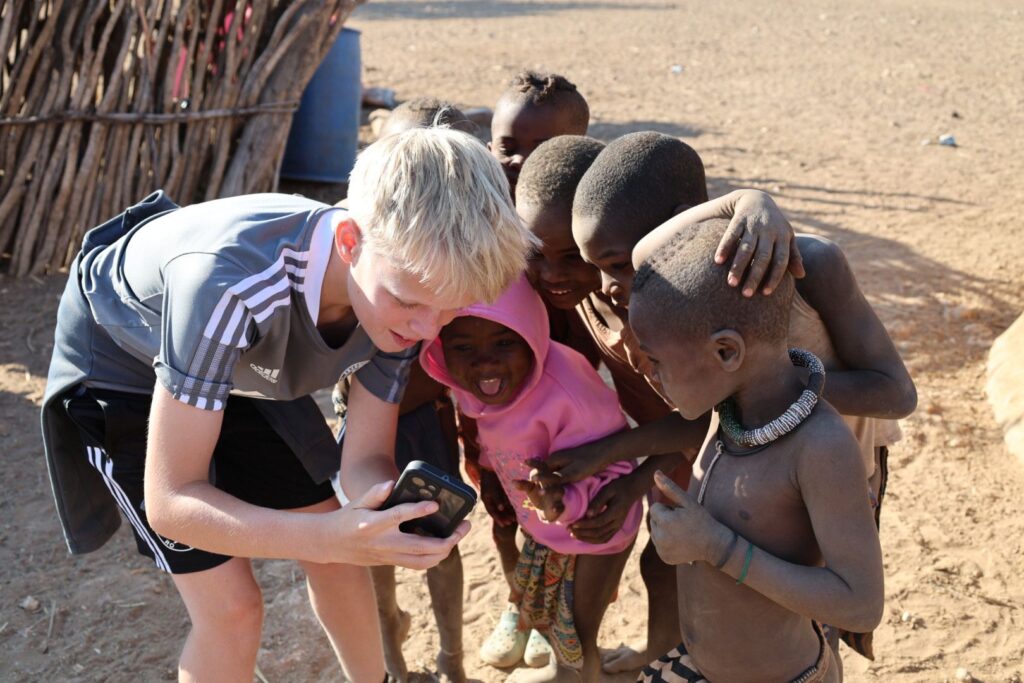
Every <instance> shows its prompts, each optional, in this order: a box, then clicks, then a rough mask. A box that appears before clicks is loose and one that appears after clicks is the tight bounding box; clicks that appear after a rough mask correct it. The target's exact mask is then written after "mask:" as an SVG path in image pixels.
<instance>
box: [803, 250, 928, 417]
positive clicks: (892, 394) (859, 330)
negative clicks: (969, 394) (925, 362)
mask: <svg viewBox="0 0 1024 683" xmlns="http://www.w3.org/2000/svg"><path fill="white" fill-rule="evenodd" d="M797 243H798V244H799V245H800V250H801V252H802V253H803V254H804V265H805V266H806V268H807V275H806V276H805V277H804V279H803V280H800V282H799V284H798V285H797V289H798V291H799V292H800V296H802V297H803V298H804V300H806V301H807V303H808V304H810V306H811V307H812V308H813V309H814V310H815V311H817V312H818V315H819V316H821V320H822V322H823V323H824V324H825V328H826V330H827V331H828V336H829V339H830V340H831V341H832V346H833V348H835V350H836V355H837V356H838V357H839V360H840V361H841V363H842V365H843V368H842V369H838V370H830V371H829V373H828V379H827V380H826V382H825V398H826V399H828V402H829V403H831V404H832V405H833V407H835V409H836V410H837V411H839V413H841V414H843V415H863V416H867V417H881V418H889V419H896V418H901V417H906V416H907V415H909V414H910V413H912V412H914V408H916V407H917V389H916V388H915V387H914V382H913V380H912V379H911V378H910V373H908V372H907V368H906V366H905V365H904V364H903V359H901V358H900V354H899V352H898V351H896V347H895V346H894V345H893V343H892V340H891V339H890V338H889V334H888V332H886V330H885V326H884V325H882V322H881V321H880V320H879V319H878V316H877V315H876V314H875V312H874V310H873V309H872V308H871V304H869V303H868V302H867V299H865V298H864V295H863V294H862V293H861V291H860V287H858V286H857V279H856V278H855V277H854V275H853V271H851V270H850V264H849V263H848V262H847V260H846V256H845V255H844V254H843V251H842V249H840V248H839V246H838V245H837V244H835V243H834V242H831V241H829V240H826V239H823V238H820V237H814V236H811V235H800V236H799V237H798V238H797Z"/></svg>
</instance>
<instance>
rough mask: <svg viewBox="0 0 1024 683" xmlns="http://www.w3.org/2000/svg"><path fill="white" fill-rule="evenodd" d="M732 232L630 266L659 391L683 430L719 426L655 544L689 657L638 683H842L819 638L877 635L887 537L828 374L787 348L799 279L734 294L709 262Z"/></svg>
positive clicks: (669, 661)
mask: <svg viewBox="0 0 1024 683" xmlns="http://www.w3.org/2000/svg"><path fill="white" fill-rule="evenodd" d="M725 230H726V223H725V222H724V221H721V220H710V221H704V222H702V223H698V224H696V225H694V226H692V227H690V228H688V229H685V230H680V231H679V232H678V233H677V234H675V235H673V236H672V237H671V238H670V239H669V240H667V241H661V240H659V241H655V242H652V243H647V244H645V243H644V242H643V241H642V242H641V243H640V244H639V245H637V248H636V251H635V254H634V258H633V261H632V262H631V266H632V267H635V268H636V271H637V272H636V278H635V280H634V284H633V288H632V295H631V300H630V312H629V320H630V325H631V327H632V328H633V330H634V332H635V333H636V334H637V337H638V338H639V340H640V342H641V345H642V348H643V350H644V352H645V353H646V354H647V355H648V358H649V359H650V363H651V371H652V374H653V376H654V378H655V379H656V380H657V381H658V382H659V383H660V384H661V386H662V387H663V388H664V390H665V391H666V392H667V393H668V395H669V397H670V398H671V400H672V401H673V403H674V404H675V405H676V407H677V408H678V409H679V411H680V413H681V414H682V415H683V416H684V417H688V418H695V417H698V416H700V415H703V414H705V413H706V412H707V411H709V410H710V409H711V408H713V407H715V406H718V411H719V412H718V414H717V415H720V416H721V420H719V419H718V418H717V416H716V418H715V419H713V421H712V430H711V432H710V433H709V436H708V438H707V440H706V442H705V444H704V447H703V449H702V451H701V455H700V456H699V458H698V460H697V462H696V463H695V464H694V466H693V471H692V478H691V480H690V492H689V493H688V492H685V491H683V490H682V489H681V488H679V487H678V486H676V485H675V484H674V483H673V482H671V480H669V479H668V478H667V477H665V476H664V475H661V474H660V473H659V475H658V476H657V477H656V483H657V485H658V487H659V488H660V489H661V490H662V492H663V493H664V494H665V496H666V497H667V498H668V499H669V503H668V504H656V505H655V506H654V507H653V509H652V514H651V517H652V532H651V533H652V538H653V540H654V543H655V545H656V546H657V548H658V552H659V554H660V555H661V556H662V558H663V559H664V560H665V561H666V562H668V563H670V564H673V565H676V574H677V589H678V595H679V619H680V628H681V630H682V643H681V644H680V645H679V646H678V647H677V648H676V649H675V650H673V651H671V652H669V653H668V654H667V655H665V656H664V657H662V658H661V659H660V660H658V661H656V662H653V663H652V664H651V665H650V666H649V667H647V668H646V669H645V670H644V672H643V673H642V674H641V679H640V680H644V681H662V680H679V678H674V677H673V676H677V677H682V679H683V680H688V681H702V680H707V681H730V682H733V681H735V682H736V683H743V682H745V681H759V682H760V681H794V680H798V681H801V682H803V683H807V682H810V681H840V680H841V679H842V672H841V666H840V665H839V664H838V663H837V662H836V661H835V655H834V654H833V651H832V649H831V648H830V647H829V646H828V644H827V643H826V641H825V639H824V636H823V635H822V632H821V628H820V626H819V624H821V623H828V624H831V625H834V626H837V627H839V628H843V629H847V630H851V631H857V632H865V631H870V630H872V629H873V628H874V627H875V626H877V624H878V623H879V621H880V620H881V615H882V609H883V585H882V584H883V578H882V558H881V549H880V547H879V542H878V534H877V530H876V528H875V524H874V520H873V519H872V515H871V510H870V507H869V506H868V505H866V504H865V500H864V495H863V490H862V489H861V488H859V487H858V486H851V485H850V483H851V482H857V481H864V479H865V477H866V472H865V469H864V463H863V461H862V459H861V457H860V452H859V448H858V445H857V442H856V440H855V439H854V437H853V434H852V433H851V432H850V430H849V428H848V427H847V426H846V425H845V423H844V422H843V421H842V418H841V417H840V416H839V414H838V413H837V412H836V411H835V410H834V409H833V408H832V407H831V406H829V405H828V404H827V403H826V402H825V401H823V400H818V398H819V397H820V391H821V387H822V384H823V383H824V379H825V378H824V371H823V369H822V368H821V366H820V363H818V361H817V360H816V359H814V357H813V356H810V354H801V353H798V354H791V353H789V352H788V350H787V333H788V322H789V320H788V319H789V312H790V308H791V306H792V297H793V283H792V279H791V278H789V277H784V278H783V279H782V281H781V282H780V283H779V284H778V286H777V288H776V291H775V292H774V294H773V295H772V296H771V297H759V298H757V299H756V300H755V299H749V298H745V297H743V296H742V295H741V293H740V292H739V291H737V290H736V289H733V288H731V287H728V286H726V285H725V283H724V282H723V280H724V274H725V268H724V266H721V265H717V264H715V263H714V261H713V260H712V255H713V254H714V250H715V247H716V245H717V244H718V242H719V240H720V239H721V237H722V235H723V234H724V233H725ZM652 252H653V253H652ZM801 364H802V365H805V366H807V367H806V368H801V367H797V366H798V365H801ZM815 364H817V367H815ZM808 372H810V376H809V379H808ZM780 417H781V418H782V419H779V418H780ZM757 427H761V428H762V429H755V428H757Z"/></svg>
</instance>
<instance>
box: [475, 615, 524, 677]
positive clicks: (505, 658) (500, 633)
mask: <svg viewBox="0 0 1024 683" xmlns="http://www.w3.org/2000/svg"><path fill="white" fill-rule="evenodd" d="M518 626H519V613H518V612H515V611H513V610H508V611H506V612H503V613H502V615H501V618H500V619H499V620H498V625H497V626H495V627H494V630H493V631H492V632H491V635H490V636H488V637H487V640H485V641H484V644H483V645H481V646H480V659H482V660H483V661H484V662H485V663H487V664H490V665H491V666H495V667H498V668H501V669H504V668H506V667H509V666H515V665H516V664H518V663H519V661H520V660H521V659H522V658H523V651H524V650H526V640H527V635H526V633H525V632H524V631H520V630H519V628H518Z"/></svg>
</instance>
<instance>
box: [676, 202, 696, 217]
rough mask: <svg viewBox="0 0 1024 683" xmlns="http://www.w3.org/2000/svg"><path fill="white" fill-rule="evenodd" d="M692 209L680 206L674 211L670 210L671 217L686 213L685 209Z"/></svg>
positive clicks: (688, 206) (687, 206)
mask: <svg viewBox="0 0 1024 683" xmlns="http://www.w3.org/2000/svg"><path fill="white" fill-rule="evenodd" d="M692 208H693V207H692V206H690V205H689V204H680V205H679V206H677V207H676V208H675V209H673V210H672V215H673V216H678V215H679V214H681V213H682V212H683V211H686V210H687V209H692Z"/></svg>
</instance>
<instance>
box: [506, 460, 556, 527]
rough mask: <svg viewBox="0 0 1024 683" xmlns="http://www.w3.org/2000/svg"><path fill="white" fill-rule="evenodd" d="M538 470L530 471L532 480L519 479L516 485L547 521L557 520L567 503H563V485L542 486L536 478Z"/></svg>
mask: <svg viewBox="0 0 1024 683" xmlns="http://www.w3.org/2000/svg"><path fill="white" fill-rule="evenodd" d="M535 474H536V470H534V471H533V472H530V481H517V482H516V487H517V488H518V489H519V490H520V491H522V492H523V493H525V494H526V497H527V498H528V499H529V501H530V505H532V506H533V507H534V508H535V509H536V510H537V511H538V512H539V513H540V517H541V519H543V520H544V521H545V522H548V523H553V522H557V521H558V518H559V517H561V516H562V513H563V512H565V505H564V504H563V503H562V498H563V496H564V491H563V489H562V487H561V486H550V487H544V486H541V485H540V484H539V483H537V481H536V480H535Z"/></svg>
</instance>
